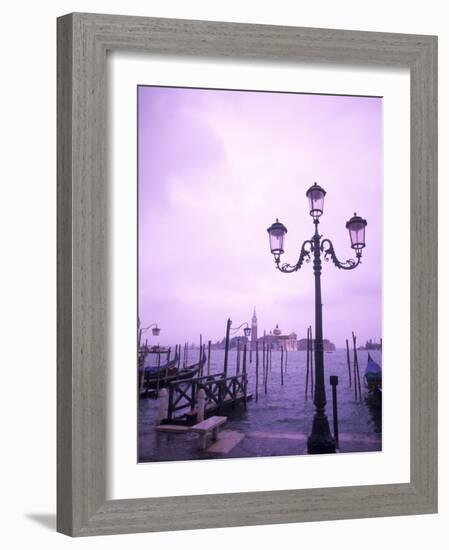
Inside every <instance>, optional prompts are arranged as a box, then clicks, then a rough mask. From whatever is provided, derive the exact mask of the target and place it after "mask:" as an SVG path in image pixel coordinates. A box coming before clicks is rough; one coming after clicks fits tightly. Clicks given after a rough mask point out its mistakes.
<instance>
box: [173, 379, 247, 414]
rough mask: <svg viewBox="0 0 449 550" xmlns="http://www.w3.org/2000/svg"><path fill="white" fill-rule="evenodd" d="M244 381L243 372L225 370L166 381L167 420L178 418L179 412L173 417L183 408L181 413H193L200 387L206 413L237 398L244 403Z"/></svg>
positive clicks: (233, 401)
mask: <svg viewBox="0 0 449 550" xmlns="http://www.w3.org/2000/svg"><path fill="white" fill-rule="evenodd" d="M247 385H248V380H247V376H246V373H245V374H239V375H236V376H227V377H226V376H225V375H224V373H219V374H213V375H209V376H200V377H198V378H190V379H187V380H176V381H172V382H169V384H168V411H167V421H168V422H170V421H173V420H174V419H175V418H178V419H179V418H180V416H178V417H176V413H178V412H179V411H182V410H184V411H185V413H184V414H186V413H187V415H188V413H192V414H194V413H195V410H196V407H197V396H198V392H199V390H201V389H202V390H204V393H205V398H206V408H205V414H206V416H208V415H210V414H212V413H214V412H216V411H217V410H218V411H220V410H222V409H223V408H224V407H227V406H229V405H234V404H236V403H238V402H240V401H243V403H244V405H245V406H246V400H247V397H248V395H247Z"/></svg>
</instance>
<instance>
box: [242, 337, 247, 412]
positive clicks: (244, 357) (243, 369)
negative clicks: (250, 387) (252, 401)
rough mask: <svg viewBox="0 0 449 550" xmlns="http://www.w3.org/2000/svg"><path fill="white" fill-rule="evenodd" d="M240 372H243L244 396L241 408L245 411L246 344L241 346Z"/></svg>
mask: <svg viewBox="0 0 449 550" xmlns="http://www.w3.org/2000/svg"><path fill="white" fill-rule="evenodd" d="M242 372H243V395H244V404H243V406H244V407H245V410H246V394H247V391H246V386H247V381H246V344H245V345H244V346H243V364H242Z"/></svg>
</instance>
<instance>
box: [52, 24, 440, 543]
mask: <svg viewBox="0 0 449 550" xmlns="http://www.w3.org/2000/svg"><path fill="white" fill-rule="evenodd" d="M436 63H437V61H436V38H435V37H429V36H418V35H400V34H386V33H366V32H356V31H342V30H338V31H337V30H327V29H304V28H295V27H274V26H266V25H244V24H230V23H213V22H206V21H184V20H168V19H152V18H140V17H124V16H116V15H97V14H95V15H94V14H70V15H67V16H64V17H62V18H60V19H59V20H58V318H59V320H58V530H59V531H61V532H63V533H66V534H69V535H72V536H82V535H93V534H113V533H125V532H139V531H158V530H171V529H191V528H206V527H224V526H237V525H257V524H266V523H287V522H298V521H314V520H329V519H341V518H357V517H370V516H383V515H401V514H417V513H432V512H435V511H436V507H437V465H436V456H437V436H436V421H437V419H436V411H437V401H436V399H437V392H436V387H437V386H436V384H437V379H436V371H437V369H436V361H437V359H436V349H437V348H436V339H437V325H436V295H437V283H436V261H437V252H436V242H437V239H436V203H437V201H436V181H437V180H436V174H437V172H436V163H437V148H436V133H437V125H436V112H437V110H436V109H437V105H436V93H437V92H436V75H437V65H436ZM398 281H400V284H399V283H398ZM187 503H188V508H187V506H186V504H187Z"/></svg>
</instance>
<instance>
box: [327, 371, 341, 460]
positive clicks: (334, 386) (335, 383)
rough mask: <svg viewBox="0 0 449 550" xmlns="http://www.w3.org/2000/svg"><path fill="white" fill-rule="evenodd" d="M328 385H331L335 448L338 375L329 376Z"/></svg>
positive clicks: (337, 443) (336, 439) (337, 445)
mask: <svg viewBox="0 0 449 550" xmlns="http://www.w3.org/2000/svg"><path fill="white" fill-rule="evenodd" d="M329 382H330V385H331V386H332V412H333V417H334V439H335V446H336V447H337V449H339V448H340V444H339V442H338V412H337V386H338V376H331V377H330V378H329Z"/></svg>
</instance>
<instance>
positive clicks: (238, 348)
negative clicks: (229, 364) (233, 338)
mask: <svg viewBox="0 0 449 550" xmlns="http://www.w3.org/2000/svg"><path fill="white" fill-rule="evenodd" d="M235 374H237V375H239V374H240V338H237V357H236V363H235Z"/></svg>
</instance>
